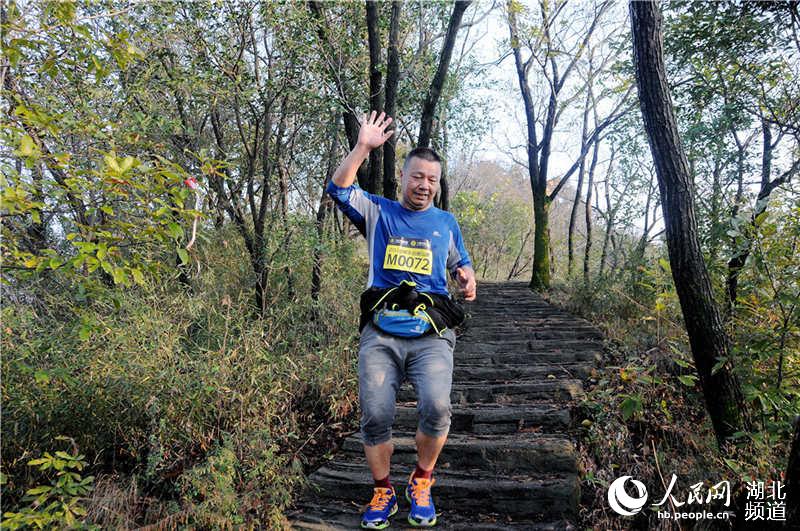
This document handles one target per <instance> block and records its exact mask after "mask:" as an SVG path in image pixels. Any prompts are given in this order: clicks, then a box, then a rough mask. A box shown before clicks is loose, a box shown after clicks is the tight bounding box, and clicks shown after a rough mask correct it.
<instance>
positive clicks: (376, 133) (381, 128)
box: [358, 111, 395, 149]
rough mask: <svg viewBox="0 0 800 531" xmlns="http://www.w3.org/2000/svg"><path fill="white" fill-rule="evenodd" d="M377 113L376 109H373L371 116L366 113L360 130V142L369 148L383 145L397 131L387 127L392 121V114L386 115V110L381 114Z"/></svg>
mask: <svg viewBox="0 0 800 531" xmlns="http://www.w3.org/2000/svg"><path fill="white" fill-rule="evenodd" d="M376 115H377V112H376V111H372V113H371V114H370V115H369V117H367V115H366V114H365V115H364V117H363V120H361V129H359V131H358V143H359V144H361V145H363V146H364V147H367V148H369V149H375V148H376V147H380V146H382V145H383V143H384V142H386V141H387V140H389V138H391V136H392V135H393V134H394V132H395V130H394V129H392V130H388V129H387V128H388V127H389V124H391V123H392V117H391V116H386V113H384V112H382V113H381V114H380V116H376Z"/></svg>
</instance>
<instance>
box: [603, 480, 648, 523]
mask: <svg viewBox="0 0 800 531" xmlns="http://www.w3.org/2000/svg"><path fill="white" fill-rule="evenodd" d="M629 479H630V480H631V483H633V486H634V487H636V492H637V495H636V497H633V496H631V495H629V494H628V493H627V492H625V482H626V481H628V480H629ZM645 503H647V488H645V486H644V483H642V482H641V481H637V480H635V479H631V476H622V477H620V478H617V479H615V480H614V482H613V483H611V485H609V486H608V504H609V505H610V506H611V508H612V509H613V510H614V512H615V513H617V514H621V515H622V516H633V515H635V514H636V513H638V512H639V511H641V510H642V507H644V504H645Z"/></svg>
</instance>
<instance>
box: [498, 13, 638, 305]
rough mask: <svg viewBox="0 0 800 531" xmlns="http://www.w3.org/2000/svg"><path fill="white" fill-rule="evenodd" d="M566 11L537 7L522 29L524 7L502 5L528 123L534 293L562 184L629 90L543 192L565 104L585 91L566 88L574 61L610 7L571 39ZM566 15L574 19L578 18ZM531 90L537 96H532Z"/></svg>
mask: <svg viewBox="0 0 800 531" xmlns="http://www.w3.org/2000/svg"><path fill="white" fill-rule="evenodd" d="M566 5H567V4H566V2H563V1H559V2H555V3H546V2H545V3H542V4H541V5H540V8H541V13H539V16H540V18H541V20H540V21H538V23H536V24H529V25H527V26H523V24H522V20H521V19H520V17H519V16H520V15H521V14H523V13H524V8H523V6H522V5H521V4H519V3H518V2H515V1H513V0H512V1H510V2H509V3H508V4H507V15H508V27H509V33H510V38H511V48H512V50H513V54H514V63H515V66H516V71H517V79H518V82H519V87H520V92H521V93H522V100H523V103H524V107H525V118H526V123H527V143H526V154H527V168H528V173H529V176H530V184H531V192H532V194H533V211H534V219H533V222H534V238H533V272H532V275H531V281H530V286H531V288H532V289H537V290H538V289H546V288H548V287H549V286H550V268H551V267H550V266H551V263H550V250H549V211H550V204H551V203H552V202H553V200H554V199H555V198H556V196H558V193H559V192H560V191H561V189H562V188H563V186H564V185H565V184H566V182H567V180H568V179H569V178H570V177H571V176H572V174H573V173H575V171H576V170H578V168H579V167H580V166H581V164H582V163H583V160H584V158H585V157H586V155H587V153H588V152H589V150H590V148H591V146H592V145H593V143H594V142H595V141H596V140H597V139H598V138H599V136H600V135H601V133H602V132H603V130H604V129H606V128H607V127H608V126H610V125H611V124H612V123H614V122H615V121H616V120H617V119H618V118H619V117H620V116H621V115H622V114H624V112H626V109H625V103H626V100H627V96H628V94H629V92H630V88H628V90H625V89H624V88H622V90H621V94H620V97H619V99H618V100H617V103H616V105H614V106H613V108H612V110H611V111H610V112H609V113H608V114H607V115H606V116H604V117H602V118H601V119H600V120H599V122H598V123H596V124H595V127H594V129H593V130H592V131H591V132H590V133H589V134H588V135H587V137H586V141H585V142H582V143H581V144H582V145H581V148H580V151H579V153H578V154H577V155H576V157H575V160H574V162H573V164H572V165H571V166H570V168H569V169H568V170H567V171H566V172H564V174H563V175H562V176H560V178H559V179H558V181H557V184H556V185H555V186H554V187H553V188H552V190H548V181H549V177H548V172H549V170H550V156H551V152H552V144H553V138H554V134H555V131H556V127H557V126H558V124H559V121H560V120H561V118H562V114H563V112H564V110H565V109H566V108H567V107H568V105H566V104H567V103H568V102H570V101H572V100H573V99H574V98H575V97H577V96H578V95H580V94H581V93H582V91H583V90H585V86H581V85H579V86H578V87H577V88H576V87H573V86H572V85H571V84H570V83H568V82H569V81H571V79H572V75H573V74H574V73H575V71H576V66H577V64H578V61H579V60H581V58H582V57H583V55H584V54H585V53H586V50H587V49H589V48H590V42H591V40H592V36H593V35H594V33H595V31H596V30H597V29H598V27H599V26H600V23H601V21H602V19H603V17H604V15H605V14H606V13H608V11H609V10H610V8H611V7H612V3H611V2H608V1H604V2H602V3H600V4H596V5H594V6H593V9H592V10H591V13H590V14H589V15H588V17H587V18H586V25H585V26H584V27H583V28H582V29H581V30H580V31H578V32H577V33H578V37H577V38H576V37H574V35H575V33H576V32H575V27H574V26H575V25H574V24H561V23H560V20H563V18H564V17H566V16H568V12H567V10H566V9H565V6H566ZM581 9H585V8H583V7H582V8H581ZM571 14H572V15H576V16H577V12H573V13H571ZM539 28H541V29H539ZM523 46H524V47H525V48H526V49H527V50H529V52H530V55H529V56H528V58H527V59H525V58H523V54H522V50H523ZM534 66H536V67H537V68H538V70H539V72H540V73H541V74H542V78H543V79H544V87H532V86H531V80H530V71H531V69H532V67H534ZM534 88H539V89H540V90H539V91H538V92H537V91H535V90H534ZM537 96H540V99H539V100H537V99H536V98H537ZM539 128H541V131H539ZM540 138H541V140H540Z"/></svg>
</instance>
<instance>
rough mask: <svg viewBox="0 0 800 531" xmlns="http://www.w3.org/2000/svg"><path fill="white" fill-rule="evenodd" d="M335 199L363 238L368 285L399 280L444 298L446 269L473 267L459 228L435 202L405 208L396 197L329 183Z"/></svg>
mask: <svg viewBox="0 0 800 531" xmlns="http://www.w3.org/2000/svg"><path fill="white" fill-rule="evenodd" d="M326 190H327V192H328V193H329V194H330V196H331V197H332V198H333V201H334V202H335V203H336V205H337V206H338V207H339V209H340V210H341V211H342V212H344V214H345V215H346V216H347V217H348V218H350V220H351V221H352V222H353V223H354V224H355V225H356V226H357V227H358V228H359V230H361V232H362V233H363V234H365V235H366V237H367V250H368V252H369V262H370V271H369V279H368V280H367V287H368V288H369V287H376V288H390V287H394V286H399V285H400V282H401V281H403V280H406V281H410V282H415V283H416V285H417V287H416V290H417V291H420V292H427V293H436V294H439V295H445V296H448V295H449V293H448V291H447V276H446V274H447V272H449V273H450V274H451V275H454V274H455V271H456V269H457V268H459V267H462V266H466V265H469V266H471V265H472V262H471V261H470V259H469V254H468V253H467V250H466V249H465V248H464V241H463V240H462V238H461V229H460V228H459V227H458V222H457V221H456V218H455V217H453V215H452V214H451V213H450V212H446V211H444V210H441V209H438V208H436V207H434V206H431V207H429V208H427V209H426V210H422V211H416V210H409V209H407V208H405V207H404V206H402V205H401V204H400V203H399V202H397V201H392V200H391V199H386V198H385V197H381V196H378V195H373V194H370V193H368V192H365V191H364V190H362V189H361V188H359V187H358V186H357V185H355V184H353V185H352V186H350V187H349V188H341V187H339V186H336V184H334V182H333V181H330V182H329V183H328V187H327V189H326Z"/></svg>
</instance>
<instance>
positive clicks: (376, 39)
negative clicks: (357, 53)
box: [366, 0, 383, 194]
mask: <svg viewBox="0 0 800 531" xmlns="http://www.w3.org/2000/svg"><path fill="white" fill-rule="evenodd" d="M366 7H367V41H368V45H369V108H370V110H374V111H375V112H378V113H380V112H381V109H382V108H383V96H382V94H381V91H382V87H381V68H380V64H381V32H380V22H379V15H378V2H374V1H373V0H366ZM382 155H383V152H382V150H380V149H373V150H372V151H370V152H369V169H368V174H369V181H368V185H367V191H368V192H369V193H371V194H379V193H380V187H381V185H382V184H383V179H382V178H381V170H382V169H383V156H382Z"/></svg>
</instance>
